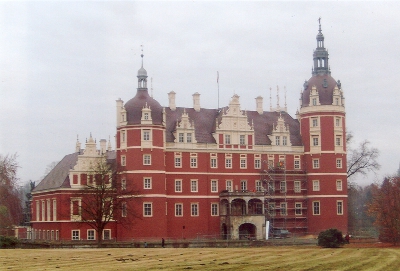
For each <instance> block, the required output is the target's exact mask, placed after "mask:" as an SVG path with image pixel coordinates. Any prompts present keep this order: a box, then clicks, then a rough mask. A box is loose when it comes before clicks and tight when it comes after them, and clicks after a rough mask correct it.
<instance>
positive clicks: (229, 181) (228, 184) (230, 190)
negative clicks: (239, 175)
mask: <svg viewBox="0 0 400 271" xmlns="http://www.w3.org/2000/svg"><path fill="white" fill-rule="evenodd" d="M226 190H228V192H232V191H233V190H232V181H231V180H227V181H226Z"/></svg>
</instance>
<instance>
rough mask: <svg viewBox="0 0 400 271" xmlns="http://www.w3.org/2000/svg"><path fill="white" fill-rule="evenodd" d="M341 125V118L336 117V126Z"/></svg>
mask: <svg viewBox="0 0 400 271" xmlns="http://www.w3.org/2000/svg"><path fill="white" fill-rule="evenodd" d="M339 126H340V118H336V127H339Z"/></svg>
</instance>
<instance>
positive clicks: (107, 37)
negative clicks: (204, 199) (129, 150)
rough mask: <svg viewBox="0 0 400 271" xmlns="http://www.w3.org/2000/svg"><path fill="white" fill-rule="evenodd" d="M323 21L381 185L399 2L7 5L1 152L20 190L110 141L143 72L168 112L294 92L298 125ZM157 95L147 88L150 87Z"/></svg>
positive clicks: (0, 79) (395, 98)
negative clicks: (83, 150) (67, 158)
mask: <svg viewBox="0 0 400 271" xmlns="http://www.w3.org/2000/svg"><path fill="white" fill-rule="evenodd" d="M319 17H321V18H322V19H321V24H322V32H323V34H324V36H325V47H326V48H327V49H328V51H329V64H330V67H331V71H332V77H333V78H335V79H336V80H340V81H341V83H342V88H343V90H344V95H345V98H346V113H347V130H348V131H352V132H353V134H354V136H355V142H354V146H356V145H357V144H358V143H359V142H361V141H362V140H364V139H368V140H369V141H370V142H371V144H372V145H373V146H374V147H376V148H378V149H379V150H380V153H381V155H380V158H379V162H380V163H381V165H382V168H381V170H380V172H379V174H378V176H373V175H369V176H368V177H367V178H363V177H360V178H358V179H357V180H353V181H357V182H358V183H360V184H365V183H370V182H373V181H374V180H375V179H376V178H378V179H381V178H382V176H385V175H389V174H393V173H395V172H396V170H397V169H398V168H399V163H400V140H399V135H400V121H399V116H400V102H399V97H400V94H399V93H400V90H399V79H400V68H399V67H400V52H399V50H400V38H399V33H400V19H399V18H400V2H340V1H339V2H338V1H335V2H201V1H191V2H133V1H128V2H114V1H113V2H112V1H105V2H94V1H90V2H86V1H82V2H43V1H39V2H34V1H29V2H24V1H18V2H14V1H10V2H4V1H2V2H1V3H0V24H1V25H0V29H1V32H0V68H1V71H0V129H1V130H0V154H2V155H5V154H13V153H17V154H18V162H19V164H20V166H21V168H20V170H19V177H20V178H21V182H27V181H28V180H35V181H37V180H39V179H41V178H42V177H43V174H44V171H45V169H46V167H47V166H48V165H49V164H50V163H52V162H54V161H59V160H61V159H62V158H63V157H64V155H66V154H69V153H72V152H74V151H75V142H76V138H77V135H79V139H80V141H81V142H82V143H84V142H85V139H86V138H87V137H89V135H90V133H92V135H93V137H94V138H96V139H97V142H98V141H99V140H100V139H102V138H105V139H107V140H108V138H109V137H111V139H112V146H113V148H114V147H115V144H114V135H115V127H116V106H115V100H117V99H118V98H121V99H122V100H124V101H125V102H126V101H128V100H129V99H131V98H132V97H133V96H134V95H135V93H136V87H137V78H136V75H137V71H138V69H139V68H140V65H141V59H140V54H141V51H140V48H141V47H140V45H142V44H143V45H144V55H145V56H144V67H145V69H146V70H147V73H148V75H149V79H150V78H152V88H153V96H154V98H155V99H157V100H158V101H159V102H160V103H161V104H162V105H164V106H167V105H168V98H167V93H168V92H170V91H171V90H173V91H175V92H176V93H177V94H176V102H177V106H184V107H192V94H193V93H195V92H199V93H200V94H201V106H202V107H206V108H215V107H217V100H218V99H217V90H218V86H217V82H216V77H217V71H219V83H220V84H219V88H220V106H225V105H227V104H228V102H229V100H230V98H231V97H232V95H233V94H234V93H236V94H238V95H239V96H240V102H241V105H242V109H248V110H255V99H254V98H255V97H257V96H258V95H261V96H263V97H264V109H265V110H269V95H270V94H269V93H270V91H269V89H270V88H272V89H273V92H272V96H273V99H272V103H273V106H275V105H276V87H277V86H279V88H280V90H281V91H280V94H281V95H280V97H281V98H280V103H281V106H283V104H284V91H283V89H284V88H285V87H286V91H287V107H288V112H289V113H290V114H291V115H292V116H293V117H295V112H296V110H297V109H298V108H299V97H300V90H301V88H302V86H303V83H304V80H306V79H307V80H308V79H309V78H310V77H311V67H312V65H313V60H312V53H313V50H314V49H315V48H316V45H317V43H316V39H315V38H316V34H317V33H318V18H319ZM148 85H149V87H150V80H149V84H148Z"/></svg>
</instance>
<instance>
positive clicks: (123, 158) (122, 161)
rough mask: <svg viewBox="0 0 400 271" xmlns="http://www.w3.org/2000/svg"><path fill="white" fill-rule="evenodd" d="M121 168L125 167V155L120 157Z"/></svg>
mask: <svg viewBox="0 0 400 271" xmlns="http://www.w3.org/2000/svg"><path fill="white" fill-rule="evenodd" d="M121 166H123V167H124V166H126V156H125V155H122V156H121Z"/></svg>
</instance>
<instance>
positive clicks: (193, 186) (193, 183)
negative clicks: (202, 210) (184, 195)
mask: <svg viewBox="0 0 400 271" xmlns="http://www.w3.org/2000/svg"><path fill="white" fill-rule="evenodd" d="M190 192H193V193H197V192H199V181H198V180H190Z"/></svg>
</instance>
